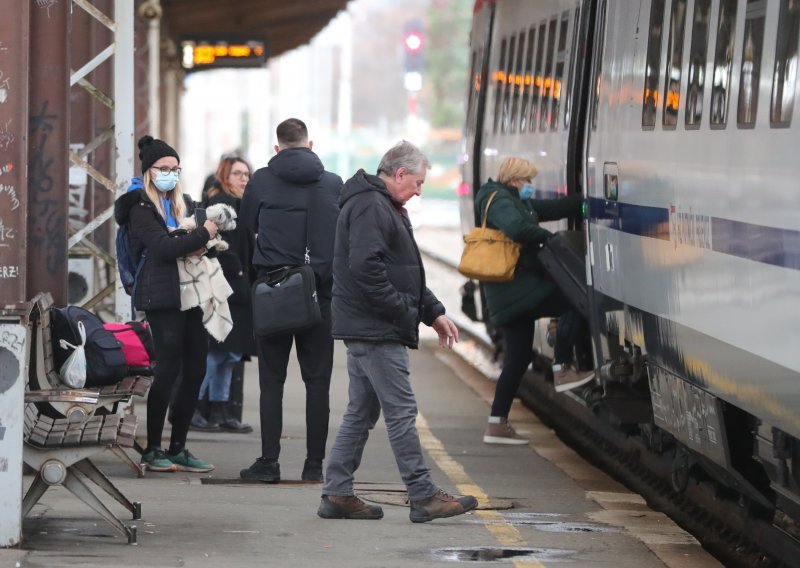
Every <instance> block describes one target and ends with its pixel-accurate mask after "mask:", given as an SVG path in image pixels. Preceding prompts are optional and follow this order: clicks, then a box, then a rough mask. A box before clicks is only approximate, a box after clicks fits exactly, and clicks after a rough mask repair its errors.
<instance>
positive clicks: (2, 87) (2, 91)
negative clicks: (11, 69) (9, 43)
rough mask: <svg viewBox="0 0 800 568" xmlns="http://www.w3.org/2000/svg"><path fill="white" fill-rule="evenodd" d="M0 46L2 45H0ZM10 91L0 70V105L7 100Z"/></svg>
mask: <svg viewBox="0 0 800 568" xmlns="http://www.w3.org/2000/svg"><path fill="white" fill-rule="evenodd" d="M0 45H2V44H0ZM9 91H11V84H10V83H9V78H8V77H5V78H4V77H3V70H2V69H0V105H1V104H3V103H4V102H6V101H7V100H8V93H9Z"/></svg>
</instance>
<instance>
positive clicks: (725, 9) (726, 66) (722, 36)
mask: <svg viewBox="0 0 800 568" xmlns="http://www.w3.org/2000/svg"><path fill="white" fill-rule="evenodd" d="M737 3H738V0H720V1H719V20H718V21H717V45H716V49H715V51H714V75H713V76H712V77H711V81H712V83H711V128H725V125H726V124H727V122H728V94H729V90H730V84H731V69H732V68H733V64H732V62H733V47H734V43H735V37H734V33H735V32H736V10H737Z"/></svg>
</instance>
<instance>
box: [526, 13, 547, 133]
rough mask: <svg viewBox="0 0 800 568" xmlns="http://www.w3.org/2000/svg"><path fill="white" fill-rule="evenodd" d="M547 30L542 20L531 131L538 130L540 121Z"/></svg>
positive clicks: (537, 49)
mask: <svg viewBox="0 0 800 568" xmlns="http://www.w3.org/2000/svg"><path fill="white" fill-rule="evenodd" d="M546 31H547V23H546V22H542V24H541V25H540V26H539V42H538V43H537V45H536V72H535V73H534V74H533V83H532V87H533V88H532V90H531V114H530V120H529V121H528V126H529V129H530V131H531V132H533V131H534V130H536V125H537V124H538V122H539V97H540V96H541V94H542V87H543V86H544V78H543V77H542V60H543V59H544V42H545V32H546Z"/></svg>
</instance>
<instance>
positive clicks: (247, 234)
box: [207, 190, 256, 355]
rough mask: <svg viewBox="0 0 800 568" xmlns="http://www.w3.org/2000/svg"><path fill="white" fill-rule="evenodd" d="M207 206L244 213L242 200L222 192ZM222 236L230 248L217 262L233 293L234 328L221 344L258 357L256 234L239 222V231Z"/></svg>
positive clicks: (211, 198) (226, 232)
mask: <svg viewBox="0 0 800 568" xmlns="http://www.w3.org/2000/svg"><path fill="white" fill-rule="evenodd" d="M207 203H208V206H209V207H210V206H212V205H216V204H217V203H224V204H225V205H229V206H231V207H233V209H234V210H235V211H236V213H237V215H238V214H240V211H241V204H242V200H241V199H237V198H236V197H234V196H232V195H230V194H228V193H225V192H224V191H221V190H220V193H217V194H216V195H214V196H212V197H209V198H208V200H207ZM220 236H221V237H222V240H224V241H225V242H226V243H228V246H229V248H228V250H226V251H222V252H220V253H219V254H218V255H217V260H219V263H220V265H221V266H222V273H223V274H224V275H225V279H226V280H227V281H228V284H230V286H231V289H232V290H233V295H231V296H230V297H229V298H228V307H229V308H230V310H231V317H232V318H233V329H232V330H231V332H230V333H229V334H228V337H226V338H225V341H223V342H222V343H221V347H222V349H224V350H225V351H230V352H232V353H242V354H244V355H255V354H256V343H255V339H254V338H253V308H252V304H251V301H250V285H251V284H252V282H253V280H254V279H255V273H254V270H253V251H254V250H255V235H253V231H251V230H250V229H248V228H247V227H246V226H245V225H244V224H243V223H241V222H239V221H238V219H237V223H236V228H235V229H234V230H233V231H221V232H220ZM212 341H213V339H212Z"/></svg>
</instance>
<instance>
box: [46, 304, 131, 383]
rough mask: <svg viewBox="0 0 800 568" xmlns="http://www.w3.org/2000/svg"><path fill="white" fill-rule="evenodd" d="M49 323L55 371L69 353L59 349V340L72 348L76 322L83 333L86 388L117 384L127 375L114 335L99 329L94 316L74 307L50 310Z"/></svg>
mask: <svg viewBox="0 0 800 568" xmlns="http://www.w3.org/2000/svg"><path fill="white" fill-rule="evenodd" d="M50 321H51V330H52V338H53V358H54V362H55V369H56V371H58V370H59V369H61V366H62V365H63V364H64V362H65V361H66V360H67V358H68V357H69V356H70V355H71V354H72V351H73V350H72V349H63V348H62V347H61V345H59V340H61V339H64V340H66V341H67V342H68V343H71V344H72V345H78V344H79V343H80V341H81V339H80V334H79V332H78V322H83V327H84V329H85V330H86V345H85V347H84V351H85V353H86V385H85V386H87V387H101V386H106V385H113V384H116V383H118V382H119V381H120V380H122V379H123V378H125V377H127V376H128V375H129V374H130V369H129V368H128V364H127V362H126V360H125V354H124V353H123V351H122V345H121V344H120V342H119V341H117V338H116V337H115V336H114V334H113V333H112V332H111V331H109V330H107V329H105V328H103V322H102V321H100V318H98V317H97V316H96V315H95V314H93V313H92V312H90V311H89V310H86V309H84V308H81V307H78V306H67V307H66V308H51V309H50Z"/></svg>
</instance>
